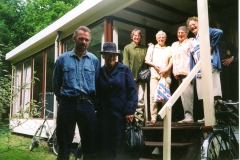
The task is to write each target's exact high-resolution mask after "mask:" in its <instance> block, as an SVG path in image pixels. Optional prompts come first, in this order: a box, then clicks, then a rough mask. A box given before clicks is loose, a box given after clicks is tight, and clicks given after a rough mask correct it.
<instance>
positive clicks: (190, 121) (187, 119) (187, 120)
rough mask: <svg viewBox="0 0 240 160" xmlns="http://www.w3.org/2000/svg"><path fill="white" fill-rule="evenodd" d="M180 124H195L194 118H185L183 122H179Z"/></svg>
mask: <svg viewBox="0 0 240 160" xmlns="http://www.w3.org/2000/svg"><path fill="white" fill-rule="evenodd" d="M178 123H193V118H184V119H183V120H181V121H178Z"/></svg>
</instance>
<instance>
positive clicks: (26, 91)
mask: <svg viewBox="0 0 240 160" xmlns="http://www.w3.org/2000/svg"><path fill="white" fill-rule="evenodd" d="M22 84H23V85H24V88H23V89H22V96H21V97H22V105H21V106H22V111H23V112H24V111H25V110H26V109H28V107H30V106H29V102H30V93H31V90H30V86H31V62H30V59H28V60H26V61H24V63H23V77H22ZM27 116H28V114H24V117H27Z"/></svg>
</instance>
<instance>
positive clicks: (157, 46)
mask: <svg viewBox="0 0 240 160" xmlns="http://www.w3.org/2000/svg"><path fill="white" fill-rule="evenodd" d="M155 47H156V48H160V49H164V48H167V46H166V45H164V46H163V47H161V46H159V45H158V44H156V45H155Z"/></svg>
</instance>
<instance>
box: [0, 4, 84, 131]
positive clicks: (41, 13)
mask: <svg viewBox="0 0 240 160" xmlns="http://www.w3.org/2000/svg"><path fill="white" fill-rule="evenodd" d="M82 1H83V0H0V31H1V32H0V133H1V128H3V127H2V125H4V124H3V123H2V122H1V117H2V114H6V113H5V112H6V111H7V112H9V107H10V106H11V103H12V100H13V97H14V95H12V93H13V92H12V91H13V88H12V87H13V86H11V85H12V82H11V81H12V79H14V76H16V75H12V74H11V73H12V72H11V70H12V66H11V63H10V62H8V61H6V60H5V55H6V54H7V53H8V52H9V51H11V50H12V49H14V48H15V47H17V46H18V45H20V44H21V43H23V42H24V41H26V40H27V39H29V38H30V37H32V36H33V35H35V34H36V33H38V32H39V31H41V30H42V29H44V28H45V27H47V26H48V25H50V24H51V23H53V22H54V21H56V20H57V19H59V18H60V17H62V16H63V15H64V14H66V13H67V12H68V11H70V10H71V9H73V8H74V7H76V6H77V5H78V4H80V3H81V2H82ZM33 81H34V80H33ZM28 83H34V82H32V81H31V82H28ZM20 85H21V86H17V87H19V88H20V89H19V92H20V91H22V90H23V89H27V88H24V86H25V84H20ZM28 103H30V104H31V106H34V102H32V101H31V102H28ZM31 112H33V110H31Z"/></svg>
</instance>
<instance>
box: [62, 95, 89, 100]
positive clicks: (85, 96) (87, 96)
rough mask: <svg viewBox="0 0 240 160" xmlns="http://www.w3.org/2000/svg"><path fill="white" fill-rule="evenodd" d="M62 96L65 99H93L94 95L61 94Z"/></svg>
mask: <svg viewBox="0 0 240 160" xmlns="http://www.w3.org/2000/svg"><path fill="white" fill-rule="evenodd" d="M61 98H62V99H65V100H77V99H91V98H92V96H90V95H80V96H76V97H70V96H61Z"/></svg>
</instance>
